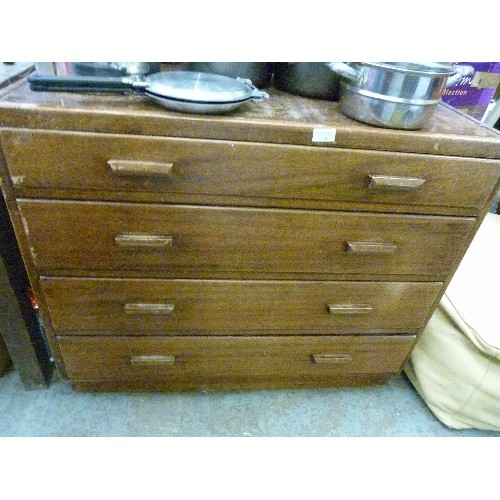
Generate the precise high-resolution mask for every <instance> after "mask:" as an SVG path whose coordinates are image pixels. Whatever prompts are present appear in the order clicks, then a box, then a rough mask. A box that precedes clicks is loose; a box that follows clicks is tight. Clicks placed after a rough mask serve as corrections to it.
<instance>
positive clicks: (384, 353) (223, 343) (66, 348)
mask: <svg viewBox="0 0 500 500" xmlns="http://www.w3.org/2000/svg"><path fill="white" fill-rule="evenodd" d="M414 341H415V337H413V336H397V337H382V336H381V337H377V336H367V337H349V338H345V337H340V338H339V337H177V338H175V337H174V338H158V337H154V338H138V337H59V343H60V347H61V351H62V355H63V359H64V364H65V367H66V370H67V372H68V375H69V377H70V379H72V380H73V381H131V382H133V381H139V382H141V383H142V384H143V385H144V386H145V387H147V386H148V383H151V382H153V381H155V380H162V381H163V382H164V385H165V386H166V387H168V385H169V384H171V386H172V387H173V388H179V387H181V388H187V389H188V388H192V389H196V388H206V387H213V386H216V385H218V384H220V383H221V381H222V382H223V381H229V382H230V383H231V384H232V385H233V386H234V385H237V384H238V381H242V382H248V381H249V380H254V381H262V382H263V383H265V384H267V385H268V384H269V382H270V381H271V380H275V381H280V380H281V381H288V382H290V381H291V380H297V379H302V380H303V381H304V383H305V382H306V381H310V382H314V381H324V382H328V380H329V379H330V378H332V379H335V376H337V375H339V374H346V373H369V374H378V373H389V372H397V371H399V370H400V369H401V367H402V365H403V363H404V361H405V358H406V356H407V354H408V352H409V350H410V349H411V347H412V345H413V343H414ZM243 385H245V384H243Z"/></svg>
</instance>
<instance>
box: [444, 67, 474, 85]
mask: <svg viewBox="0 0 500 500" xmlns="http://www.w3.org/2000/svg"><path fill="white" fill-rule="evenodd" d="M453 69H454V70H455V73H454V74H453V75H451V76H449V77H448V80H447V81H446V87H452V86H453V85H456V84H457V83H458V82H459V81H460V80H461V79H462V78H463V77H464V76H469V75H472V74H474V68H473V67H472V66H455V67H454V68H453Z"/></svg>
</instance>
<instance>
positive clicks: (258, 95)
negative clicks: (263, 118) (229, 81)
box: [236, 77, 269, 101]
mask: <svg viewBox="0 0 500 500" xmlns="http://www.w3.org/2000/svg"><path fill="white" fill-rule="evenodd" d="M236 80H238V81H239V82H242V83H245V84H246V85H248V86H249V87H250V89H251V90H252V93H251V94H250V97H249V98H250V99H251V100H252V101H267V100H268V99H269V94H268V93H267V92H264V91H263V90H259V89H258V88H257V87H256V86H255V85H254V84H253V83H252V80H249V79H248V78H240V77H238V78H236Z"/></svg>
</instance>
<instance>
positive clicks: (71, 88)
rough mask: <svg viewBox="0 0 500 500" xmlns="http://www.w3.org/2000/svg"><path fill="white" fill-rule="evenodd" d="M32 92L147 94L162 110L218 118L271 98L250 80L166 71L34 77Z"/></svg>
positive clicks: (32, 76)
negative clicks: (244, 104) (132, 75)
mask: <svg viewBox="0 0 500 500" xmlns="http://www.w3.org/2000/svg"><path fill="white" fill-rule="evenodd" d="M28 82H29V85H30V88H31V90H36V91H57V92H99V93H101V92H104V93H119V94H123V93H127V92H132V93H135V94H144V95H146V96H147V97H150V98H151V99H154V100H155V101H156V102H158V103H159V104H161V105H162V106H164V107H166V108H169V109H172V110H175V111H183V112H187V113H208V114H219V113H226V112H228V111H231V110H233V109H235V108H237V107H238V106H241V105H242V104H243V103H245V102H247V101H251V100H255V101H262V100H267V99H269V95H268V94H267V93H266V92H263V91H261V90H259V89H257V88H256V87H255V86H254V85H252V82H251V81H250V80H245V79H241V78H231V77H228V76H223V75H217V74H211V73H201V72H193V71H164V72H161V73H154V74H152V75H149V76H141V77H123V78H120V77H94V76H61V75H39V74H31V75H30V76H29V77H28Z"/></svg>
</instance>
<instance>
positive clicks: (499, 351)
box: [404, 213, 500, 430]
mask: <svg viewBox="0 0 500 500" xmlns="http://www.w3.org/2000/svg"><path fill="white" fill-rule="evenodd" d="M499 291H500V216H499V215H495V214H491V213H489V214H487V215H486V218H485V220H484V221H483V224H482V225H481V227H480V228H479V230H478V232H477V233H476V236H475V237H474V240H473V241H472V243H471V245H470V247H469V249H468V250H467V253H466V255H465V256H464V258H463V260H462V262H461V264H460V266H459V268H458V269H457V272H456V273H455V276H454V277H453V279H452V281H451V282H450V284H449V286H448V288H447V290H446V293H445V294H444V295H443V297H442V299H441V302H440V304H439V306H438V308H437V309H436V311H435V313H434V314H433V316H432V318H431V320H430V322H429V324H428V325H427V327H426V328H425V329H424V332H423V333H422V335H421V337H420V338H419V340H418V342H417V345H416V346H415V349H414V350H413V351H412V354H411V356H410V359H409V360H408V362H407V363H406V365H405V368H404V371H405V373H406V374H407V375H408V377H409V379H410V380H411V382H412V384H413V385H414V386H415V388H416V390H417V391H418V393H419V394H420V395H421V396H422V398H423V399H424V401H425V402H426V403H427V405H428V406H429V408H430V409H431V410H432V412H433V413H434V414H435V415H436V416H437V417H438V418H439V419H440V420H441V421H442V422H443V423H445V424H446V425H448V426H449V427H453V428H457V429H463V428H467V427H473V428H477V429H485V430H500V300H499V297H500V294H499Z"/></svg>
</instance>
